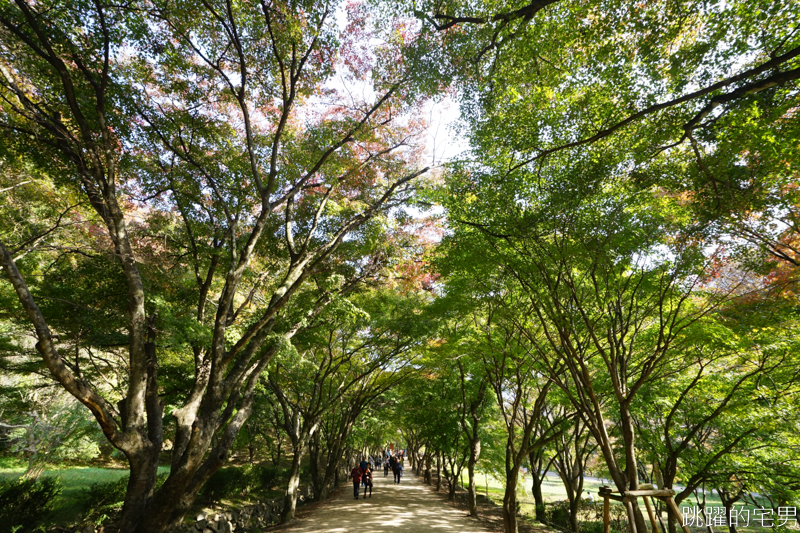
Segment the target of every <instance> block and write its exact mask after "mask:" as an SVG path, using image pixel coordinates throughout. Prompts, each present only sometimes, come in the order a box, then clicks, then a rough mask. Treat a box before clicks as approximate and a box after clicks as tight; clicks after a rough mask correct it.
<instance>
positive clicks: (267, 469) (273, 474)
mask: <svg viewBox="0 0 800 533" xmlns="http://www.w3.org/2000/svg"><path fill="white" fill-rule="evenodd" d="M282 473H283V472H282V471H281V469H280V468H278V467H277V466H267V465H256V466H254V467H253V470H252V471H251V476H252V482H251V483H252V486H253V487H254V488H255V489H257V490H260V491H263V492H267V491H270V490H272V487H274V486H275V485H276V484H278V481H279V480H280V478H281V474H282Z"/></svg>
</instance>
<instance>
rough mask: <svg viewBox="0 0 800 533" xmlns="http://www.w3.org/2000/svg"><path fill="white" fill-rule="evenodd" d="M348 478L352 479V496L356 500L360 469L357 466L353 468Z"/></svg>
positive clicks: (359, 485) (359, 483)
mask: <svg viewBox="0 0 800 533" xmlns="http://www.w3.org/2000/svg"><path fill="white" fill-rule="evenodd" d="M350 477H352V478H353V496H355V498H356V500H357V499H358V489H359V487H361V469H360V468H359V467H358V465H356V466H354V467H353V469H352V470H351V471H350Z"/></svg>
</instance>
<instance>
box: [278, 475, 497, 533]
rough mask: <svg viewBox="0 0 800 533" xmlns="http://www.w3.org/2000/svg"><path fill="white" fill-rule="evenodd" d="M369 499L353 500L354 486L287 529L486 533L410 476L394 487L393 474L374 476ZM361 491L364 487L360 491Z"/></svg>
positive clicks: (338, 532) (307, 531)
mask: <svg viewBox="0 0 800 533" xmlns="http://www.w3.org/2000/svg"><path fill="white" fill-rule="evenodd" d="M374 476H375V477H374V480H373V483H374V485H375V486H374V487H373V489H372V498H370V497H369V496H367V499H366V500H365V499H364V494H363V492H362V493H361V498H360V499H359V500H358V501H355V500H354V499H353V484H352V483H349V484H348V485H347V486H345V487H344V489H343V490H342V491H340V494H339V495H338V496H335V497H333V498H331V499H330V500H328V501H327V502H325V504H324V505H323V506H320V507H319V508H317V509H315V510H314V511H312V512H310V513H309V514H308V515H306V516H303V517H301V518H298V519H297V520H296V521H295V522H294V523H293V524H292V525H291V527H289V528H288V529H287V531H291V532H292V533H344V532H348V531H362V532H364V531H366V532H369V533H386V532H391V533H431V532H443V533H448V532H453V533H489V531H490V530H488V529H485V528H483V527H482V526H481V525H480V524H479V523H478V522H477V521H475V520H473V519H470V518H468V517H467V515H466V513H465V512H464V511H462V510H459V509H456V508H455V507H452V506H451V505H449V504H448V503H447V502H446V500H444V499H442V497H441V496H438V495H436V494H434V493H433V492H432V491H431V490H430V489H429V488H428V487H426V486H425V485H423V484H422V483H421V482H419V481H418V480H417V478H416V477H415V476H413V475H410V469H409V475H407V476H403V479H402V481H401V483H400V484H399V485H395V484H394V481H393V480H392V474H391V472H390V473H389V476H388V477H383V470H381V471H380V472H378V471H376V472H375V474H374ZM361 490H362V491H363V490H364V487H361Z"/></svg>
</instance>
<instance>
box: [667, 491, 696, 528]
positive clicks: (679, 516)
mask: <svg viewBox="0 0 800 533" xmlns="http://www.w3.org/2000/svg"><path fill="white" fill-rule="evenodd" d="M664 499H665V500H666V502H667V505H669V508H670V509H672V512H673V513H675V517H676V518H677V519H678V523H679V524H680V525H681V528H682V529H683V532H684V533H692V532H691V531H690V530H689V528H688V527H687V526H686V525H684V523H683V515H682V514H681V510H680V509H678V504H676V503H675V500H673V499H672V496H670V497H669V498H664Z"/></svg>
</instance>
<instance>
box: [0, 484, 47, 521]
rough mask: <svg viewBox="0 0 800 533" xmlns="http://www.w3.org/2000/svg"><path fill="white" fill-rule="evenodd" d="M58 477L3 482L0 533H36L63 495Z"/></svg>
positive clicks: (0, 500)
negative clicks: (60, 493)
mask: <svg viewBox="0 0 800 533" xmlns="http://www.w3.org/2000/svg"><path fill="white" fill-rule="evenodd" d="M60 485H61V484H60V483H59V481H58V479H57V478H52V477H45V478H39V479H38V480H35V479H23V478H20V479H14V480H0V516H2V517H3V519H2V520H0V533H13V532H15V531H20V532H26V533H27V532H28V531H33V530H34V527H35V526H36V524H37V523H38V522H39V521H40V520H41V519H42V518H44V517H46V516H47V515H48V514H49V512H50V511H51V509H52V507H53V500H55V498H56V496H58V494H59V492H61V486H60Z"/></svg>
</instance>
